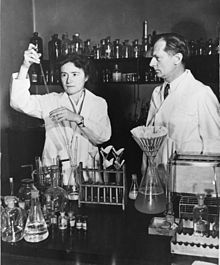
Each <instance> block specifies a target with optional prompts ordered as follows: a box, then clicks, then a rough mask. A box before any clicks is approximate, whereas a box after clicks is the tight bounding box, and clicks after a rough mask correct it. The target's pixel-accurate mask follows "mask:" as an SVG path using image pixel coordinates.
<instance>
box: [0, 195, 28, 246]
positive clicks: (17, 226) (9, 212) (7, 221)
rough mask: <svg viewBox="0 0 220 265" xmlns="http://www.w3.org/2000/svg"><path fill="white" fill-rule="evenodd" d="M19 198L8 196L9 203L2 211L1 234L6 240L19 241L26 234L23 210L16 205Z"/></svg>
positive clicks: (6, 201) (6, 200) (7, 202)
mask: <svg viewBox="0 0 220 265" xmlns="http://www.w3.org/2000/svg"><path fill="white" fill-rule="evenodd" d="M17 201H18V199H17V198H16V197H15V196H6V197H5V204H6V205H7V206H6V207H5V209H4V210H3V212H2V213H1V236H2V240H3V241H5V242H10V243H14V242H18V241H20V240H21V239H22V238H23V236H24V223H23V215H22V211H21V209H20V208H19V207H16V206H15V203H16V202H17Z"/></svg>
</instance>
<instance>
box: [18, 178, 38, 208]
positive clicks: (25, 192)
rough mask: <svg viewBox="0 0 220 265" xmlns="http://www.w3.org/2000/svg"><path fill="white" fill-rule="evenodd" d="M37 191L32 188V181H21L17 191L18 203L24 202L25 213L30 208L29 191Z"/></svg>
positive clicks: (28, 179)
mask: <svg viewBox="0 0 220 265" xmlns="http://www.w3.org/2000/svg"><path fill="white" fill-rule="evenodd" d="M33 190H37V188H36V187H35V186H34V181H33V179H30V178H26V179H22V180H21V187H20V188H19V190H18V198H19V201H21V202H24V203H25V206H24V209H25V211H28V210H29V209H30V206H31V191H33Z"/></svg>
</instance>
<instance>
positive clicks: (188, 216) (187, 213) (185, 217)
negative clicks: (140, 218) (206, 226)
mask: <svg viewBox="0 0 220 265" xmlns="http://www.w3.org/2000/svg"><path fill="white" fill-rule="evenodd" d="M217 200H218V201H219V199H218V198H215V197H206V199H205V204H206V205H207V207H208V210H209V218H210V223H211V222H214V221H213V220H214V218H215V217H216V216H217V214H218V208H217V207H218V205H219V203H218V201H217ZM196 204H197V198H196V196H195V195H182V196H181V199H180V203H179V217H180V219H179V224H178V229H177V232H176V233H175V235H174V236H173V238H172V240H171V253H172V254H179V255H190V256H198V257H207V258H218V255H219V235H218V236H215V237H214V236H212V235H211V234H210V235H207V236H198V235H194V234H193V207H194V206H195V205H196ZM213 224H214V223H213ZM210 227H212V226H210ZM210 229H211V228H210ZM210 232H211V230H210Z"/></svg>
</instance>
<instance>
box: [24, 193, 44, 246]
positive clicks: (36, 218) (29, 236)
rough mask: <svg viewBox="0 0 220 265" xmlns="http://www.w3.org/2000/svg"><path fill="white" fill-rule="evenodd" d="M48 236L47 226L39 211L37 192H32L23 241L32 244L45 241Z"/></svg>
mask: <svg viewBox="0 0 220 265" xmlns="http://www.w3.org/2000/svg"><path fill="white" fill-rule="evenodd" d="M48 235H49V232H48V229H47V224H46V222H45V219H44V216H43V213H42V211H41V205H40V201H39V191H38V190H33V191H31V208H30V212H29V214H28V218H27V222H26V225H25V229H24V239H25V240H26V241H27V242H33V243H34V242H40V241H42V240H45V239H46V238H47V237H48Z"/></svg>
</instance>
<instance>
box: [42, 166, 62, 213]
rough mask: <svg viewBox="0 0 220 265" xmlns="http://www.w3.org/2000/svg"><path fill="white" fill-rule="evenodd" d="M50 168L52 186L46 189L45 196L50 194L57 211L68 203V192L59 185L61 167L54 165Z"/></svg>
mask: <svg viewBox="0 0 220 265" xmlns="http://www.w3.org/2000/svg"><path fill="white" fill-rule="evenodd" d="M50 169H51V181H52V186H51V187H49V188H48V189H47V190H46V191H45V194H44V196H45V198H47V197H48V196H49V197H50V201H51V203H52V201H53V203H54V209H55V212H59V211H61V210H62V209H64V207H65V205H66V202H67V200H66V199H67V193H66V191H65V190H64V189H63V188H61V187H59V186H58V183H59V177H60V172H59V167H58V166H57V165H53V166H51V167H50Z"/></svg>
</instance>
